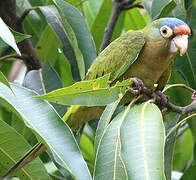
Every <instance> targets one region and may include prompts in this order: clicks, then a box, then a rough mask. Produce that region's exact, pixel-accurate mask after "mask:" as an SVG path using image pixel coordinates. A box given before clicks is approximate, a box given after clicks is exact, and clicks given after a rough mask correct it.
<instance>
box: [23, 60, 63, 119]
mask: <svg viewBox="0 0 196 180" xmlns="http://www.w3.org/2000/svg"><path fill="white" fill-rule="evenodd" d="M24 86H25V87H27V88H29V89H31V90H34V91H36V92H37V93H38V94H44V93H48V92H51V91H53V90H56V89H59V88H62V87H63V85H62V82H61V79H60V78H59V76H58V74H57V73H56V71H55V70H54V69H53V68H52V67H51V66H50V64H49V63H48V62H47V63H46V64H45V65H44V67H43V69H42V70H32V71H30V72H29V73H28V74H27V75H26V78H25V81H24ZM51 104H52V106H53V107H54V108H55V110H56V111H57V112H58V114H59V115H60V116H61V117H62V116H63V115H64V114H65V112H66V109H67V108H66V107H65V106H62V105H59V104H54V103H51Z"/></svg>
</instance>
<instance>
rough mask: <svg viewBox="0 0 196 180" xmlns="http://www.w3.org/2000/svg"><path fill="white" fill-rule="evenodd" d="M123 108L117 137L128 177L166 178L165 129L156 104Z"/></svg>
mask: <svg viewBox="0 0 196 180" xmlns="http://www.w3.org/2000/svg"><path fill="white" fill-rule="evenodd" d="M125 112H126V111H125ZM125 112H124V114H123V116H122V117H121V118H120V121H121V122H122V125H121V128H120V137H119V138H120V141H121V155H122V160H123V161H124V164H125V166H126V168H127V170H128V172H127V173H128V177H129V179H133V180H134V179H138V180H140V179H165V175H164V155H163V153H164V143H165V129H164V125H163V120H162V115H161V112H160V110H159V108H158V107H157V106H156V105H154V104H150V103H144V104H141V105H138V106H134V107H133V108H131V109H130V111H129V112H128V113H127V114H125ZM152 114H153V116H152ZM132 172H135V173H132Z"/></svg>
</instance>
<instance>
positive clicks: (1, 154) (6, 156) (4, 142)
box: [0, 120, 51, 180]
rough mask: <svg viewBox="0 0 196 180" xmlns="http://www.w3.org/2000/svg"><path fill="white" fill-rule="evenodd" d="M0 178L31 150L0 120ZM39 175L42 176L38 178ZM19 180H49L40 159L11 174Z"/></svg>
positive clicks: (24, 141)
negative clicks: (19, 179)
mask: <svg viewBox="0 0 196 180" xmlns="http://www.w3.org/2000/svg"><path fill="white" fill-rule="evenodd" d="M0 139H1V142H0V159H1V161H0V176H1V175H2V174H3V173H5V172H6V171H7V170H8V169H9V168H11V167H12V166H13V165H14V164H15V163H16V162H17V161H18V160H19V159H20V158H22V157H23V155H24V153H25V152H28V151H29V150H30V149H31V146H30V145H29V144H28V142H27V141H26V140H25V139H24V138H23V136H21V135H20V134H19V133H17V132H16V131H15V130H14V129H13V128H12V127H10V126H9V125H8V124H6V123H5V122H4V121H2V120H0ZM16 142H17V143H16ZM40 174H41V175H42V176H41V177H40ZM12 176H17V177H19V178H21V179H26V180H28V179H29V180H32V179H51V178H50V177H49V175H48V173H47V172H46V169H45V168H44V165H43V163H42V162H41V160H40V159H36V160H35V161H33V162H31V163H29V164H28V165H27V166H25V167H23V168H22V169H20V170H19V171H17V172H14V173H12Z"/></svg>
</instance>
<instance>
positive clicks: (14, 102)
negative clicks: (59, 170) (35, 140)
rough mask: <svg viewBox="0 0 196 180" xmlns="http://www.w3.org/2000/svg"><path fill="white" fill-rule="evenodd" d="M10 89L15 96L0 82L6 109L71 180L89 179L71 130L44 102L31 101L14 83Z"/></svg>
mask: <svg viewBox="0 0 196 180" xmlns="http://www.w3.org/2000/svg"><path fill="white" fill-rule="evenodd" d="M11 87H12V89H13V91H14V93H15V95H13V93H12V92H11V91H10V89H9V88H7V86H5V85H4V84H2V83H0V97H1V101H2V100H3V102H4V103H5V102H6V104H7V106H9V107H10V108H12V109H13V110H14V112H16V113H17V115H18V116H19V117H20V118H21V119H23V120H24V121H25V123H26V125H27V126H28V127H29V128H31V130H32V131H33V132H34V133H35V134H36V135H38V137H39V138H40V139H41V140H42V141H43V142H44V143H45V145H46V146H47V147H48V148H49V149H50V150H51V152H53V154H54V156H55V157H57V160H58V163H59V164H60V165H61V166H62V167H63V168H65V169H66V170H67V171H68V172H69V173H70V174H71V175H72V177H74V178H76V179H91V177H90V173H89V171H88V168H87V165H86V163H85V161H84V159H83V158H82V155H81V153H80V150H79V147H78V145H77V143H76V141H75V139H74V136H73V134H72V132H71V130H70V129H69V127H68V126H67V125H66V124H65V123H64V122H63V121H62V119H61V118H60V117H59V116H58V114H57V113H56V112H55V110H54V109H53V108H52V106H51V105H50V104H48V103H47V102H46V101H42V100H39V99H35V98H33V96H35V95H37V94H36V93H35V92H33V91H31V90H28V89H26V88H23V87H20V86H17V85H14V84H12V86H11ZM40 107H41V108H40ZM40 115H41V116H40Z"/></svg>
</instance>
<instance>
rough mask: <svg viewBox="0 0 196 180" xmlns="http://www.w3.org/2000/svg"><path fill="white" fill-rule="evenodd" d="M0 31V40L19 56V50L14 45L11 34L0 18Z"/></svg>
mask: <svg viewBox="0 0 196 180" xmlns="http://www.w3.org/2000/svg"><path fill="white" fill-rule="evenodd" d="M0 29H1V31H0V38H1V39H2V40H3V41H4V42H5V43H7V44H8V45H9V46H11V47H12V48H13V49H14V50H15V51H16V52H17V54H19V55H21V53H20V50H19V49H18V47H17V45H16V41H15V39H14V36H13V34H12V33H11V31H10V30H9V28H8V26H7V25H6V24H5V23H4V22H3V20H2V19H1V18H0Z"/></svg>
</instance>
